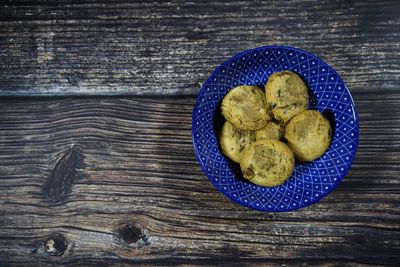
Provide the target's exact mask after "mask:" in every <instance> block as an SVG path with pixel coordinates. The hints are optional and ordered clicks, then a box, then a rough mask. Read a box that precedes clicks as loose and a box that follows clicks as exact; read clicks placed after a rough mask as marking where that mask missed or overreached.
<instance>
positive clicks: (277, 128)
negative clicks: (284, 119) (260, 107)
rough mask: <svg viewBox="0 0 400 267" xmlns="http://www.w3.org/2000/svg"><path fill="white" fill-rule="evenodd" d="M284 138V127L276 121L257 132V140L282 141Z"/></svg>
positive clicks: (270, 122)
mask: <svg viewBox="0 0 400 267" xmlns="http://www.w3.org/2000/svg"><path fill="white" fill-rule="evenodd" d="M282 137H283V127H282V126H281V125H279V124H278V123H276V122H274V121H269V122H268V123H267V125H265V126H264V127H263V128H261V129H260V130H257V131H256V140H257V141H260V140H263V139H273V140H280V139H282Z"/></svg>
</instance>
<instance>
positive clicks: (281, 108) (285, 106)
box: [265, 71, 308, 124]
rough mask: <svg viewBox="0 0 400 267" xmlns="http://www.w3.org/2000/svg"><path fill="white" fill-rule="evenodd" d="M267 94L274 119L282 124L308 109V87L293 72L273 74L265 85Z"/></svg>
mask: <svg viewBox="0 0 400 267" xmlns="http://www.w3.org/2000/svg"><path fill="white" fill-rule="evenodd" d="M265 94H266V97H267V103H268V105H269V108H270V109H271V110H272V114H273V115H274V118H275V119H276V120H277V121H279V122H280V123H282V124H286V123H287V122H288V121H289V120H290V119H291V118H292V117H294V116H295V115H296V114H298V113H300V112H301V111H303V110H306V109H307V107H308V89H307V86H306V85H305V84H304V82H303V80H302V79H301V78H300V77H299V76H298V75H297V74H295V73H293V72H291V71H282V72H276V73H273V74H272V75H271V76H270V77H269V79H268V82H267V84H266V85H265Z"/></svg>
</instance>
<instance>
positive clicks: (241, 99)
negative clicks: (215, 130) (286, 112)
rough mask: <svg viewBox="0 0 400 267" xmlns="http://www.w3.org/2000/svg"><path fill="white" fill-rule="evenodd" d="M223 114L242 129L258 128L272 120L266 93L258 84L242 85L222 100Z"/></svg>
mask: <svg viewBox="0 0 400 267" xmlns="http://www.w3.org/2000/svg"><path fill="white" fill-rule="evenodd" d="M221 110H222V115H223V116H224V117H225V119H226V120H227V121H229V122H231V123H232V124H233V125H234V126H235V127H237V128H239V129H242V130H258V129H261V128H262V127H264V126H265V125H266V124H267V122H268V121H269V120H270V117H269V115H268V109H267V104H266V99H265V95H264V93H263V92H262V91H261V89H260V88H258V87H257V86H250V85H242V86H238V87H235V88H233V89H232V90H230V91H229V92H228V93H227V94H226V95H225V97H224V98H223V100H222V104H221Z"/></svg>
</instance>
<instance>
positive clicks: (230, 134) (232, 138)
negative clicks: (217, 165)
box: [219, 121, 256, 162]
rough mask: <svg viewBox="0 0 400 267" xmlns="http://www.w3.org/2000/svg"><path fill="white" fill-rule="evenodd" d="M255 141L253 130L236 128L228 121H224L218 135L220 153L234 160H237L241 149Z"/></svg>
mask: <svg viewBox="0 0 400 267" xmlns="http://www.w3.org/2000/svg"><path fill="white" fill-rule="evenodd" d="M255 141H256V136H255V132H254V131H246V130H241V129H238V128H236V127H235V126H233V124H232V123H230V122H229V121H226V122H225V123H224V125H223V126H222V130H221V132H220V135H219V144H220V146H221V150H222V153H223V154H224V155H225V156H227V157H228V158H230V159H231V160H233V161H235V162H239V159H240V153H241V152H242V150H243V149H244V148H245V147H246V146H247V145H249V144H251V143H253V142H255Z"/></svg>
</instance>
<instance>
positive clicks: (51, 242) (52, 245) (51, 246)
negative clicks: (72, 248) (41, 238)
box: [43, 235, 68, 256]
mask: <svg viewBox="0 0 400 267" xmlns="http://www.w3.org/2000/svg"><path fill="white" fill-rule="evenodd" d="M43 245H44V251H45V252H46V253H47V254H49V255H50V256H61V255H62V254H64V252H65V251H66V250H67V247H68V242H67V240H66V239H65V237H64V236H62V235H55V236H52V237H50V238H48V239H47V240H46V241H45V242H44V244H43Z"/></svg>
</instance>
